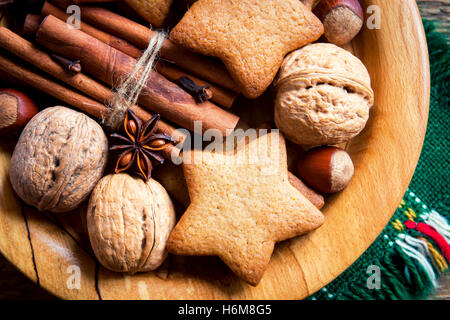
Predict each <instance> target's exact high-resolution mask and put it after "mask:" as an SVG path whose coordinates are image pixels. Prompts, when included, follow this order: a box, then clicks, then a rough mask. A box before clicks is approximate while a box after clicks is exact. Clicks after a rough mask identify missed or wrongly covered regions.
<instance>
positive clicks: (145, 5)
mask: <svg viewBox="0 0 450 320" xmlns="http://www.w3.org/2000/svg"><path fill="white" fill-rule="evenodd" d="M125 2H126V3H127V4H128V5H129V6H130V7H131V8H133V9H134V10H136V12H137V13H139V15H140V16H141V17H142V18H144V19H145V20H147V21H148V22H149V23H151V24H152V26H153V27H160V26H161V25H162V24H163V22H164V20H165V19H166V17H167V14H168V13H169V9H170V6H171V5H172V2H173V0H125Z"/></svg>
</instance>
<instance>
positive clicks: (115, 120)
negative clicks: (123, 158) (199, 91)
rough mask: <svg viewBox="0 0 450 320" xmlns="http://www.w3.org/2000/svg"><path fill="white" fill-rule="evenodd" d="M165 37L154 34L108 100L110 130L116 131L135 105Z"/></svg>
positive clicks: (162, 34) (107, 122)
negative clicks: (128, 111)
mask: <svg viewBox="0 0 450 320" xmlns="http://www.w3.org/2000/svg"><path fill="white" fill-rule="evenodd" d="M165 39H166V36H165V34H164V33H161V32H155V33H154V35H153V37H152V38H151V39H150V41H149V43H148V47H147V49H145V51H144V53H143V54H142V56H141V57H140V58H139V60H138V61H137V62H136V65H135V66H134V68H133V70H132V71H131V73H130V74H129V75H128V76H127V78H126V79H125V80H124V81H123V82H122V83H121V84H120V86H119V87H118V88H117V89H116V93H115V94H114V95H113V96H112V98H111V99H110V100H109V103H108V108H109V109H110V114H109V117H108V119H107V121H106V125H108V126H109V127H110V128H111V129H113V130H116V129H117V128H119V127H120V126H121V124H122V123H123V120H124V118H125V113H126V112H127V110H128V109H129V108H131V106H133V105H134V104H136V102H137V100H138V98H139V95H140V93H141V91H142V89H143V87H144V86H145V85H146V83H147V81H148V79H149V77H150V75H151V72H152V70H153V66H154V64H155V61H156V59H157V58H158V54H159V51H160V50H161V47H162V45H163V42H164V40H165Z"/></svg>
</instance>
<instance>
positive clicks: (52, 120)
mask: <svg viewBox="0 0 450 320" xmlns="http://www.w3.org/2000/svg"><path fill="white" fill-rule="evenodd" d="M107 153H108V141H107V138H106V136H105V134H104V132H103V130H102V128H101V127H100V126H99V125H98V124H97V123H96V122H95V121H94V120H92V119H91V118H89V117H87V116H86V115H84V114H83V113H80V112H77V111H74V110H71V109H68V108H65V107H52V108H47V109H44V110H43V111H41V112H39V113H38V114H37V115H36V116H35V117H33V119H31V120H30V122H28V124H27V125H26V127H25V128H24V130H23V131H22V134H21V135H20V138H19V141H18V142H17V145H16V147H15V149H14V152H13V155H12V158H11V169H10V172H9V176H10V181H11V184H12V186H13V188H14V190H15V191H16V193H17V194H18V195H19V197H20V198H22V199H23V200H24V201H25V202H26V203H28V204H30V205H33V206H35V207H36V208H37V209H39V210H50V211H53V212H65V211H70V210H72V209H75V208H76V207H77V206H78V205H79V204H80V203H81V202H82V201H83V200H84V199H85V198H87V196H88V195H89V193H90V192H91V190H92V189H93V188H94V186H95V184H96V183H97V181H98V180H99V179H100V178H101V177H102V174H103V170H104V168H105V165H106V160H107Z"/></svg>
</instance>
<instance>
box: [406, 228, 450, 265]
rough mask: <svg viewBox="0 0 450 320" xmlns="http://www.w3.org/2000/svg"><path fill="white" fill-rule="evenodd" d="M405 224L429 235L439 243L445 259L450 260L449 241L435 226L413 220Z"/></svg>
mask: <svg viewBox="0 0 450 320" xmlns="http://www.w3.org/2000/svg"><path fill="white" fill-rule="evenodd" d="M405 226H406V227H407V228H408V229H413V230H417V231H419V232H421V233H423V234H424V235H427V236H429V237H430V238H431V239H432V240H433V241H434V242H436V243H437V245H438V246H439V249H441V252H442V254H443V255H444V257H445V260H447V261H450V245H449V244H448V243H447V241H446V240H445V238H444V237H443V236H441V235H440V233H439V232H437V231H436V229H435V228H433V227H432V226H430V225H428V224H426V223H423V222H419V223H416V222H414V221H411V220H408V221H405Z"/></svg>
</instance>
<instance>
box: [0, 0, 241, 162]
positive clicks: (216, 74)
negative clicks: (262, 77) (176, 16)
mask: <svg viewBox="0 0 450 320" xmlns="http://www.w3.org/2000/svg"><path fill="white" fill-rule="evenodd" d="M52 1H53V2H54V4H52V3H50V2H46V3H45V4H44V6H43V7H42V10H41V15H40V16H39V15H28V16H27V17H26V19H25V23H24V27H23V34H24V35H25V36H27V37H30V38H33V39H36V42H37V43H38V44H40V45H41V46H42V47H44V50H42V49H41V48H42V47H38V46H37V45H36V44H34V43H32V42H29V41H28V40H25V39H24V38H22V37H21V36H19V35H18V34H16V33H14V32H12V31H11V30H9V29H6V28H0V47H1V48H2V50H1V51H0V71H3V72H5V73H8V74H9V75H11V76H13V77H15V78H17V79H20V80H21V81H23V82H24V83H26V84H28V85H30V86H32V87H35V88H37V89H39V90H41V91H44V92H46V93H47V94H49V95H51V96H53V97H56V98H57V99H59V100H61V101H63V102H65V103H68V104H70V105H72V106H74V107H77V108H79V109H81V110H83V111H85V112H87V113H89V114H91V115H93V116H95V117H97V118H100V119H105V118H107V117H108V114H109V111H110V110H109V109H108V107H107V106H108V101H109V100H110V99H111V97H112V95H113V94H114V91H112V90H110V89H109V88H108V86H109V87H113V88H116V87H118V86H119V85H120V83H121V81H123V79H124V78H126V77H127V75H128V74H129V73H130V72H131V70H132V69H133V67H134V65H135V64H136V61H137V60H136V59H138V58H139V57H140V56H141V54H142V51H141V50H142V49H145V48H146V46H147V44H148V41H149V40H150V38H151V37H152V35H153V31H151V30H150V29H149V28H146V27H144V26H142V25H140V24H138V23H136V22H134V21H132V20H129V19H127V18H125V17H122V16H120V15H118V14H116V13H113V12H112V11H109V10H107V9H104V8H97V7H92V6H89V7H84V6H81V10H82V17H83V21H82V22H81V23H80V27H81V28H80V29H79V30H78V29H74V28H73V27H72V26H70V25H69V24H67V23H66V21H67V19H68V18H69V16H68V15H67V14H66V13H65V10H64V8H65V6H67V5H68V1H66V0H52ZM55 4H56V5H55ZM58 6H60V7H58ZM88 23H92V25H91V24H88ZM94 25H95V26H94ZM6 52H7V53H6ZM11 54H12V55H14V56H16V57H18V58H20V59H22V60H24V61H26V62H27V63H28V64H31V65H34V66H35V67H36V68H37V69H39V70H40V71H36V70H35V69H32V68H30V67H28V66H27V64H26V63H22V62H18V61H17V59H12V58H11ZM54 54H57V56H58V57H61V58H60V59H57V60H55V56H54ZM160 55H161V60H160V61H158V63H157V65H156V70H155V71H153V72H152V74H151V76H150V80H149V81H148V82H147V83H146V85H145V87H144V89H143V90H142V93H141V95H140V97H139V100H138V103H139V106H138V105H134V106H132V109H133V111H135V113H136V114H137V115H138V116H139V117H140V118H142V119H143V120H147V119H149V118H150V117H151V116H152V113H159V114H161V116H162V118H163V119H166V120H168V121H170V122H172V123H174V124H176V125H178V126H181V127H183V128H186V129H188V130H194V129H195V128H194V121H202V130H203V131H206V130H208V129H217V130H219V131H220V132H221V133H222V134H224V135H226V134H227V133H229V132H230V131H231V130H232V129H234V128H235V126H236V125H237V123H238V121H239V118H238V117H237V116H235V115H234V114H232V113H230V112H228V111H227V110H225V109H227V108H230V107H231V105H232V104H233V101H234V99H235V98H236V97H237V95H238V90H237V89H236V86H235V84H234V82H233V81H232V80H231V78H230V76H229V75H228V73H227V71H226V69H225V67H224V66H223V65H222V64H221V63H220V62H218V61H215V60H212V59H210V58H209V57H205V56H201V55H198V54H194V53H191V52H188V51H186V50H185V49H182V48H180V47H177V46H176V45H174V44H173V43H172V42H171V41H170V40H168V39H166V40H165V41H164V44H163V47H162V49H161V52H160ZM162 59H164V60H165V61H162ZM64 61H67V62H68V63H69V62H70V63H72V62H73V61H77V62H79V65H77V68H75V71H76V72H75V74H73V72H68V70H67V67H68V65H67V64H68V63H66V65H64ZM71 66H72V68H73V64H71ZM80 70H81V72H80ZM72 71H73V69H72ZM43 73H46V74H47V75H45V74H43ZM186 78H187V79H188V80H189V84H190V87H191V88H190V89H191V91H190V90H188V89H189V88H186V87H185V86H183V83H182V82H181V81H180V79H186ZM94 79H95V80H94ZM61 82H63V83H64V84H63V83H61ZM192 86H194V89H195V88H196V87H198V88H207V89H208V94H207V95H206V97H207V99H210V101H204V102H200V101H199V100H198V99H197V98H198V97H196V96H195V92H192ZM193 91H196V90H193ZM204 97H205V95H204ZM215 103H217V105H216V104H215ZM159 128H160V131H161V132H164V133H166V134H169V135H171V136H172V137H173V138H174V139H175V141H177V142H178V143H181V142H182V141H183V140H184V138H185V136H184V134H182V133H181V132H180V131H177V130H175V128H174V126H172V125H170V124H169V123H167V122H166V121H164V120H163V121H161V122H160V125H159ZM171 151H172V150H170V149H169V150H167V152H166V153H167V155H169V154H170V152H171Z"/></svg>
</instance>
